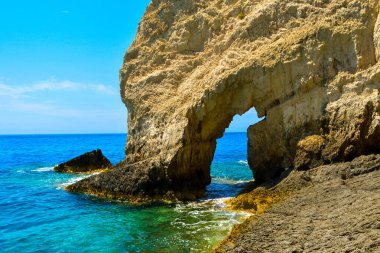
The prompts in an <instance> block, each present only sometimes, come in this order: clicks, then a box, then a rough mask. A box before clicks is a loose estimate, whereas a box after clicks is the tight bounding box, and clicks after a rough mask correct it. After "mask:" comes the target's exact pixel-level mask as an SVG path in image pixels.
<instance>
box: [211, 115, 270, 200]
mask: <svg viewBox="0 0 380 253" xmlns="http://www.w3.org/2000/svg"><path fill="white" fill-rule="evenodd" d="M262 119H263V118H259V117H258V115H257V112H256V110H255V108H251V109H250V110H249V111H247V112H246V113H244V114H242V115H238V114H237V115H235V116H234V118H233V119H232V121H231V123H230V125H229V126H228V128H226V129H225V131H224V134H223V136H222V137H221V138H219V139H217V144H216V149H215V153H214V158H213V161H212V164H211V168H210V173H211V184H210V185H209V186H208V188H207V192H208V194H207V195H208V197H211V198H220V197H233V196H236V195H237V193H238V192H239V191H240V190H241V189H242V188H243V187H244V185H245V184H246V183H247V182H250V181H252V180H253V174H252V171H251V169H250V168H249V165H248V154H247V149H248V136H247V129H248V127H249V126H251V125H254V124H256V123H257V122H259V121H261V120H262Z"/></svg>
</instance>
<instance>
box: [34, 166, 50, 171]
mask: <svg viewBox="0 0 380 253" xmlns="http://www.w3.org/2000/svg"><path fill="white" fill-rule="evenodd" d="M53 170H54V167H42V168H38V169H35V170H32V171H35V172H47V171H53Z"/></svg>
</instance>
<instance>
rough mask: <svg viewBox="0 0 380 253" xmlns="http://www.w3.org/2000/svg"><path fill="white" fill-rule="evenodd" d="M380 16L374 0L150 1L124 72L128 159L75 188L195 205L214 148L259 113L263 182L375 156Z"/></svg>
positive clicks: (254, 137)
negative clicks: (247, 116) (246, 116)
mask: <svg viewBox="0 0 380 253" xmlns="http://www.w3.org/2000/svg"><path fill="white" fill-rule="evenodd" d="M378 13H379V3H378V0H317V1H316V0H257V1H251V0H207V1H206V0H153V1H152V2H151V4H150V5H149V7H148V8H147V10H146V13H145V15H144V17H143V19H142V21H141V23H140V25H139V28H138V32H137V35H136V38H135V41H134V42H133V44H132V46H131V47H130V48H129V50H128V52H127V53H126V54H125V57H124V64H123V66H122V68H121V70H120V80H121V96H122V99H123V101H124V103H125V104H126V106H127V108H128V141H127V145H126V160H125V162H123V163H122V164H120V165H119V166H117V168H115V169H113V170H110V171H108V172H106V173H103V174H99V175H96V176H94V177H90V178H87V179H85V180H83V181H81V182H78V183H76V184H74V185H72V186H70V187H69V190H71V191H79V192H89V193H94V194H97V195H100V196H106V197H116V198H127V199H134V198H135V197H136V196H137V197H158V198H162V197H163V198H169V199H176V198H177V199H191V198H195V197H198V196H200V195H202V193H203V191H204V189H205V186H206V185H207V184H208V183H209V182H210V172H209V170H210V164H211V161H212V159H213V154H214V150H215V146H216V139H217V138H219V137H221V136H222V135H223V133H224V130H225V128H226V127H228V125H229V124H230V122H231V120H232V118H233V116H234V115H236V114H243V113H244V112H246V111H248V110H249V109H250V108H252V107H254V108H256V110H257V112H258V115H259V116H260V117H264V116H265V119H264V120H263V121H261V122H259V123H258V124H256V125H253V126H251V127H250V128H249V129H248V137H249V143H248V153H249V154H248V160H249V164H250V167H251V169H252V170H253V172H254V176H255V178H256V179H257V180H267V179H270V178H272V177H275V176H276V175H278V174H279V173H281V172H282V171H283V170H284V169H285V168H287V167H289V166H294V165H295V164H296V165H297V168H300V169H308V168H310V167H313V166H316V165H319V164H323V163H330V162H334V161H344V160H350V159H352V158H354V157H356V156H358V155H361V154H367V153H373V152H379V151H380V142H379V141H380V103H379V88H380V62H378V60H379V59H380V17H379V15H378ZM310 136H317V137H315V138H311V137H310ZM305 138H306V139H305ZM303 139H305V140H303ZM301 140H303V141H301ZM315 140H318V142H317V143H313V141H315ZM300 141H301V142H300ZM310 141H311V142H312V143H310ZM299 142H300V143H299Z"/></svg>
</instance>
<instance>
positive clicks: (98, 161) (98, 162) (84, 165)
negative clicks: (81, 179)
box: [54, 149, 112, 173]
mask: <svg viewBox="0 0 380 253" xmlns="http://www.w3.org/2000/svg"><path fill="white" fill-rule="evenodd" d="M111 167H112V164H111V162H110V161H109V160H108V159H107V157H105V156H104V155H103V153H102V151H101V150H100V149H97V150H93V151H91V152H87V153H84V154H83V155H80V156H78V157H75V158H73V159H71V160H70V161H67V162H64V163H61V164H59V165H57V166H55V167H54V171H57V172H62V173H89V172H97V171H104V170H108V169H110V168H111Z"/></svg>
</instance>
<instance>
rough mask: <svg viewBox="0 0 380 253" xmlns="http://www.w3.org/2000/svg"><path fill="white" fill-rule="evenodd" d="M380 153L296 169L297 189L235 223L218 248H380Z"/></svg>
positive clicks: (290, 187)
mask: <svg viewBox="0 0 380 253" xmlns="http://www.w3.org/2000/svg"><path fill="white" fill-rule="evenodd" d="M379 182H380V155H377V156H374V155H371V156H362V157H359V158H356V159H355V160H353V161H352V162H348V163H340V164H334V165H325V166H322V167H318V168H315V169H312V170H310V171H307V172H298V171H294V172H293V173H292V174H291V175H290V176H289V177H288V178H286V179H285V180H284V181H283V182H281V183H280V184H279V185H277V186H276V187H275V189H273V190H274V191H280V192H286V191H288V192H293V195H292V196H291V197H289V198H288V199H287V200H286V201H283V202H281V203H279V204H277V205H275V206H273V207H272V208H271V209H269V210H268V211H267V212H266V213H264V214H262V215H258V216H251V218H249V220H247V221H246V222H245V223H243V224H241V225H238V226H237V227H235V228H234V229H233V231H232V233H231V234H230V236H229V237H228V238H227V239H225V240H224V241H223V242H222V244H221V245H220V246H219V247H218V248H217V249H216V250H215V251H214V252H247V253H248V252H271V253H275V252H380V211H379V210H380V185H379Z"/></svg>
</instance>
